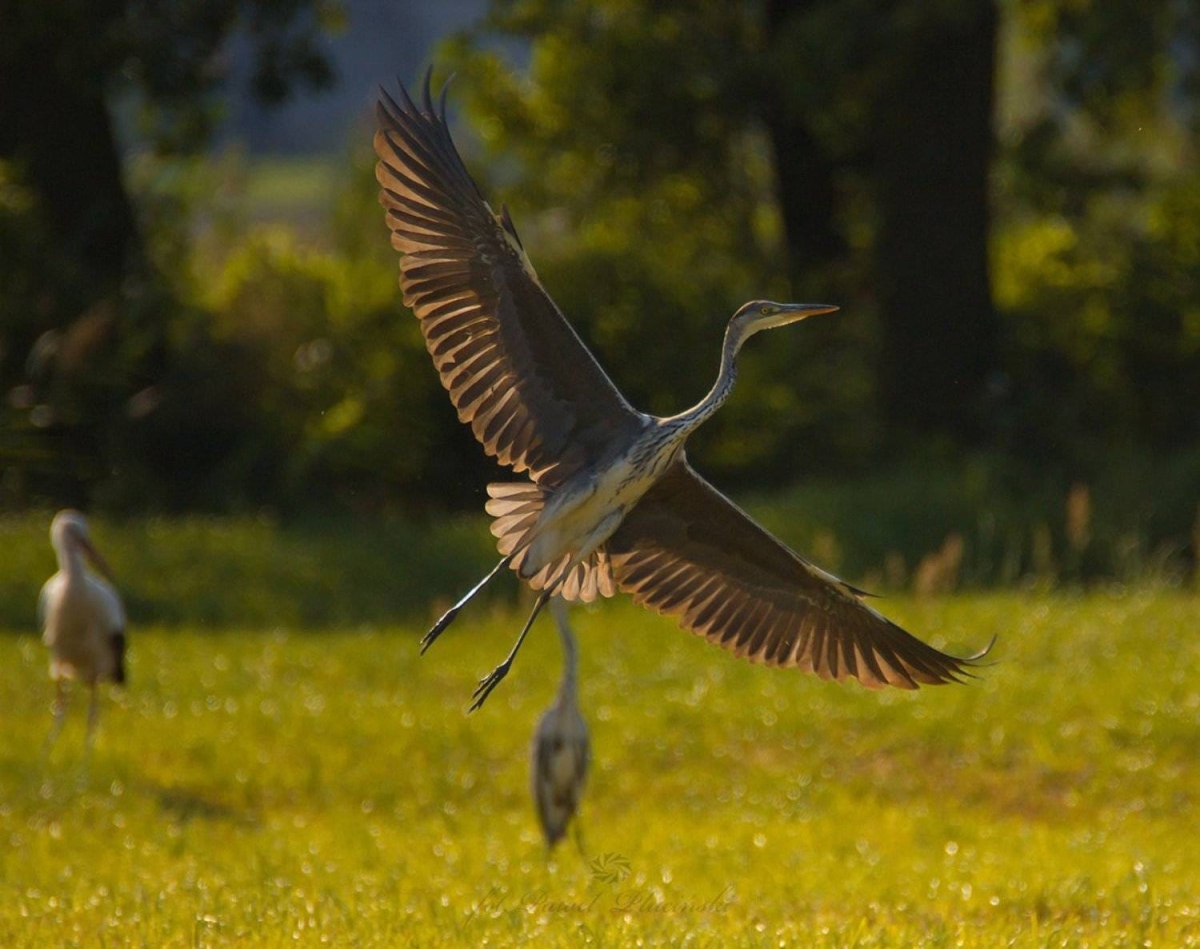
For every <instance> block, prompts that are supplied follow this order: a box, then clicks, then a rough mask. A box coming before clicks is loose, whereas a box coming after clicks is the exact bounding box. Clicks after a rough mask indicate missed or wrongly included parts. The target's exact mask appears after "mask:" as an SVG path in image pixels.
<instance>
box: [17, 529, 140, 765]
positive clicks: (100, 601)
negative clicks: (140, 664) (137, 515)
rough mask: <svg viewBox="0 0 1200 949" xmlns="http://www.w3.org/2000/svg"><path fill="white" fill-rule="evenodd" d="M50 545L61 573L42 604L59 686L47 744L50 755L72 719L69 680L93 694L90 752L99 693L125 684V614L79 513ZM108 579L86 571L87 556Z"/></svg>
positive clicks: (89, 720) (40, 610) (50, 582)
mask: <svg viewBox="0 0 1200 949" xmlns="http://www.w3.org/2000/svg"><path fill="white" fill-rule="evenodd" d="M50 543H51V544H52V545H53V546H54V553H55V554H56V555H57V557H58V573H56V574H55V575H54V576H52V577H51V578H50V579H49V580H47V581H46V583H45V585H44V586H43V587H42V593H41V596H40V597H39V598H38V621H39V622H40V623H41V626H42V642H44V643H45V644H46V646H47V647H48V648H49V649H50V678H52V679H53V680H54V725H53V727H52V728H51V731H50V734H49V736H48V737H47V740H46V750H47V751H49V749H50V747H51V746H53V744H54V742H55V740H56V739H57V738H58V733H59V732H60V731H61V730H62V726H63V720H64V718H65V716H66V713H67V691H66V680H67V679H76V680H78V681H80V682H85V683H87V685H88V688H89V689H90V690H91V702H90V704H89V705H88V717H87V739H86V747H87V748H88V749H89V750H90V749H91V747H92V740H93V738H94V737H95V731H96V723H97V722H98V721H99V719H100V704H99V697H98V695H97V691H96V687H97V686H98V685H99V684H100V683H101V682H118V683H121V682H124V681H125V608H124V607H123V606H122V605H121V597H120V596H118V595H117V591H116V589H115V588H114V587H113V585H112V583H111V582H110V581H112V572H111V571H110V570H109V569H108V564H107V563H105V561H104V558H103V557H101V556H100V552H99V551H98V550H96V548H95V547H94V546H93V545H92V541H91V538H90V537H89V536H88V526H87V521H86V520H84V517H83V515H82V514H80V513H79V512H78V511H59V512H58V514H56V515H55V517H54V521H53V522H52V523H51V525H50ZM85 555H86V557H87V558H88V559H89V560H90V561H91V562H92V565H93V566H95V568H96V569H97V570H99V571H100V573H102V574H103V575H104V577H106V578H107V581H106V580H105V579H102V578H101V577H98V576H96V575H95V574H94V573H92V572H90V571H89V570H88V569H87V567H85V566H84V562H83V561H84V556H85Z"/></svg>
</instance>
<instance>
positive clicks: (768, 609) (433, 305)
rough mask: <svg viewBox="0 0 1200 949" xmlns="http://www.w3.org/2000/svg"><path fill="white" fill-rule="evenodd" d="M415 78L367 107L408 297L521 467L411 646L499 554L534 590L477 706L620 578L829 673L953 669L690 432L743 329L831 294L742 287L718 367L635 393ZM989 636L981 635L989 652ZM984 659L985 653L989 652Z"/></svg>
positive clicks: (777, 321)
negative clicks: (524, 648) (557, 299)
mask: <svg viewBox="0 0 1200 949" xmlns="http://www.w3.org/2000/svg"><path fill="white" fill-rule="evenodd" d="M429 82H430V77H429V74H427V75H426V77H425V88H424V95H423V97H422V101H421V104H420V105H418V104H417V103H415V102H414V101H413V100H412V98H411V97H410V96H409V95H408V92H407V91H406V90H405V89H404V87H403V85H401V87H400V97H399V100H397V99H395V98H393V97H392V96H390V95H389V94H388V93H387V92H386V91H383V92H382V97H381V99H380V101H379V103H378V107H377V115H378V121H379V128H378V131H377V132H376V134H375V152H376V154H377V156H378V159H379V161H378V163H377V164H376V178H377V179H378V182H379V185H380V189H381V190H380V196H379V197H380V203H381V204H382V205H383V207H384V208H385V210H386V219H387V224H388V227H389V229H390V230H391V240H392V246H393V247H394V248H395V249H396V250H397V251H399V252H400V254H401V255H402V256H401V260H400V287H401V289H402V290H403V295H404V303H405V305H406V306H408V307H409V308H410V309H411V310H412V311H413V313H414V314H415V315H416V317H417V319H418V320H419V321H420V327H421V332H422V334H423V335H424V337H425V345H426V348H427V349H428V350H429V354H430V355H431V356H432V357H433V362H434V366H435V367H436V369H437V372H438V374H439V376H440V378H441V382H442V385H443V386H444V387H445V388H446V390H447V391H448V392H449V394H450V399H451V401H452V402H453V403H454V406H455V408H456V409H457V410H458V418H459V420H460V421H461V422H463V423H465V424H467V425H469V426H470V427H471V431H472V432H473V433H474V434H475V437H476V438H477V439H478V440H479V442H480V443H481V444H482V446H483V449H484V451H486V452H487V453H488V454H489V455H491V456H492V457H493V458H495V459H496V461H497V462H499V463H500V464H501V465H504V466H506V467H508V468H511V469H512V470H513V472H514V474H516V475H522V474H523V475H525V476H526V478H527V479H528V480H521V481H515V482H510V483H500V484H490V485H488V494H489V496H490V500H489V501H488V503H487V506H486V507H487V511H488V513H489V514H491V515H492V516H493V518H494V521H493V522H492V527H491V530H492V533H493V534H494V535H495V536H496V537H497V538H498V544H497V546H498V548H499V551H500V554H501V555H502V559H501V560H500V562H499V563H498V564H497V565H496V566H495V567H494V568H493V569H492V571H491V572H490V573H488V575H487V576H486V577H484V578H483V579H482V580H481V581H480V582H479V583H478V584H476V586H475V587H474V588H472V589H471V590H470V591H468V593H467V594H466V595H465V596H463V597H462V599H460V600H459V601H458V602H457V603H456V604H455V605H454V606H453V607H451V608H450V609H449V610H448V611H447V612H446V613H445V615H443V616H442V618H441V619H439V620H438V622H437V623H436V624H435V625H434V626H433V628H432V629H430V630H429V632H428V633H427V634H426V636H425V638H424V639H423V640H422V652H424V650H425V649H427V648H428V647H429V646H430V645H431V644H432V643H433V641H434V640H435V639H437V637H438V636H439V635H440V634H441V632H442V631H443V630H444V629H445V628H446V627H447V626H448V625H449V624H450V622H451V621H453V619H454V617H455V616H456V615H457V614H458V612H459V610H461V609H462V607H463V606H464V605H465V604H466V603H467V601H469V600H470V599H471V598H472V597H473V596H474V595H475V594H476V593H478V592H479V590H481V589H482V588H483V586H484V585H485V584H486V583H487V582H488V581H489V580H490V579H491V578H492V577H494V576H495V575H496V573H497V572H498V571H499V570H501V569H502V568H504V567H510V568H511V569H512V570H514V571H516V573H517V576H518V577H520V579H521V580H523V581H524V582H525V583H527V584H528V585H529V586H530V587H531V588H532V589H533V590H535V591H538V596H537V599H536V601H535V603H534V607H533V611H532V613H531V614H530V616H529V619H528V620H527V621H526V623H525V626H524V627H523V628H522V630H521V632H520V635H519V636H518V637H517V640H516V642H515V644H514V645H513V647H512V650H511V651H510V652H509V654H508V656H507V657H506V658H505V659H504V661H503V662H501V663H500V664H499V665H498V666H497V667H496V668H495V669H494V670H493V671H492V672H491V673H489V674H488V675H487V676H485V677H484V678H483V679H482V680H481V681H480V683H479V686H478V688H477V689H476V690H475V693H474V696H473V698H474V703H473V704H472V706H471V711H474V710H475V709H477V708H479V707H480V706H481V705H482V704H483V703H484V701H485V700H486V699H487V697H488V695H489V694H490V693H491V692H492V690H493V689H494V688H495V687H496V685H497V684H498V683H499V682H500V681H501V680H502V679H503V678H504V676H505V675H507V673H508V670H509V669H510V668H511V666H512V662H513V659H514V658H515V657H516V655H517V652H518V650H519V649H520V648H521V643H522V642H524V640H525V636H526V634H527V633H528V632H529V629H530V627H531V626H532V624H533V621H534V619H535V618H536V617H537V614H538V612H539V611H540V610H541V609H542V607H543V606H544V605H545V604H546V601H547V600H549V598H550V597H551V596H552V595H554V594H559V595H561V596H562V597H563V598H564V599H566V600H582V601H585V602H587V601H591V600H593V599H595V598H596V597H597V596H605V597H607V596H612V595H613V594H614V593H615V592H616V591H617V590H618V589H619V590H622V591H624V592H626V593H628V594H630V595H631V596H632V597H633V599H634V600H635V601H636V602H638V603H640V604H642V605H643V606H645V607H647V608H649V609H651V610H654V611H656V612H658V613H663V614H669V615H671V616H674V617H676V618H677V619H678V621H679V623H680V625H681V626H683V627H685V628H686V629H689V630H691V631H692V632H694V633H697V634H699V635H701V636H704V637H705V638H707V639H709V640H710V641H712V642H715V643H717V644H719V645H721V646H723V647H724V648H726V649H729V650H731V651H732V652H734V653H735V654H736V655H738V656H742V657H744V658H747V659H750V660H752V661H756V662H765V663H768V664H770V665H776V666H792V667H795V668H799V669H802V670H805V671H808V672H813V673H816V674H817V675H819V676H821V677H823V678H826V679H837V680H841V679H844V678H846V677H848V676H850V677H854V678H856V679H858V680H859V681H860V682H862V683H863V684H865V685H868V686H872V687H881V686H885V685H893V686H899V687H900V688H908V689H913V688H916V687H917V686H918V685H920V684H930V685H932V684H937V683H943V682H949V681H957V680H958V677H959V676H960V675H962V674H965V673H966V671H967V669H968V667H969V666H970V664H971V663H972V661H973V660H974V659H975V658H978V657H977V656H976V657H971V658H967V659H959V658H956V657H954V656H950V655H947V654H945V653H943V652H940V651H939V650H937V649H934V648H933V647H931V646H929V645H926V644H925V643H923V642H921V641H920V640H918V639H916V638H915V637H913V636H912V635H910V634H909V633H907V632H905V631H904V630H903V629H901V628H900V627H899V626H897V625H895V624H894V623H892V622H891V621H889V620H888V619H887V618H885V617H884V616H883V615H882V614H880V613H879V612H877V611H876V610H875V609H873V608H872V607H870V606H869V605H867V604H866V603H865V602H863V597H864V596H865V594H864V593H863V591H861V590H858V589H856V588H854V587H852V586H850V584H848V583H846V582H844V581H842V580H839V579H838V578H837V577H835V576H833V575H832V574H830V573H827V572H826V571H824V570H822V569H820V568H819V567H817V566H816V565H814V564H812V563H810V562H809V561H807V560H805V559H804V558H803V557H801V556H799V555H798V554H796V553H794V552H793V551H792V550H790V549H789V548H787V547H786V546H785V545H783V544H782V543H780V542H779V541H778V540H776V539H775V538H774V537H773V536H771V535H770V534H769V533H767V531H765V530H764V529H763V528H761V527H760V526H758V525H757V524H756V523H755V522H754V521H753V520H752V519H751V518H750V517H749V516H748V515H746V514H745V513H744V512H743V511H742V510H740V509H739V508H738V507H737V506H736V505H734V504H733V503H732V502H731V501H729V500H728V499H727V498H726V497H724V496H723V495H722V494H721V493H720V492H718V491H717V490H716V489H715V488H713V487H712V486H711V485H710V484H709V483H708V482H707V481H705V480H704V479H703V478H701V477H700V475H698V474H697V473H696V472H695V471H694V470H693V469H692V467H691V465H690V464H689V463H688V459H687V454H686V452H685V450H684V443H685V442H686V441H687V439H688V436H689V435H691V434H692V432H694V431H695V430H696V429H697V428H698V427H699V426H700V425H701V424H703V423H704V421H705V420H706V419H708V418H709V417H710V416H711V415H712V414H713V413H714V412H716V411H717V409H719V408H720V407H721V405H722V404H723V403H724V402H725V400H726V399H727V398H728V397H729V394H730V392H731V391H732V390H733V384H734V379H735V377H736V374H737V355H738V351H739V350H740V349H741V347H742V344H743V343H745V342H746V340H747V339H749V338H750V337H751V336H753V335H754V334H755V333H758V332H760V331H762V330H767V329H775V328H777V327H781V326H787V325H789V324H791V323H796V322H798V321H800V320H804V319H807V318H808V317H810V316H815V315H817V314H819V313H831V312H833V311H834V310H836V309H837V307H834V306H827V305H824V304H813V303H773V302H771V301H767V300H754V301H752V302H750V303H747V304H745V305H744V306H742V307H740V308H739V309H738V311H737V312H736V313H734V314H733V317H732V318H731V319H730V321H729V325H728V327H727V329H726V331H725V340H724V344H723V346H722V348H721V357H720V368H719V371H718V374H717V380H716V382H715V383H714V384H713V387H712V389H711V390H710V391H709V393H708V394H707V395H706V396H705V397H704V398H703V399H701V400H700V402H699V403H698V404H696V405H695V406H693V407H692V408H690V409H688V410H687V411H685V412H681V413H679V414H678V415H673V416H670V417H668V418H659V417H655V416H652V415H647V414H645V413H643V412H639V411H638V410H636V409H634V408H633V407H632V406H631V405H630V404H629V403H628V402H627V401H626V399H625V398H624V396H623V395H622V394H621V393H620V392H619V391H618V390H617V388H616V386H615V385H614V384H613V383H612V381H611V380H610V379H609V378H608V376H607V375H606V374H605V372H604V370H603V369H601V368H600V365H599V364H598V363H597V362H596V359H595V357H594V356H593V355H592V353H591V352H590V351H589V350H588V349H587V347H586V346H585V345H584V344H583V342H582V341H581V340H580V338H579V336H578V335H576V333H575V331H574V330H573V329H572V328H571V325H570V324H569V323H568V322H567V321H566V319H565V318H564V316H563V314H562V313H561V312H560V311H559V309H558V307H557V306H556V305H555V303H554V301H553V300H552V299H551V298H550V295H549V294H548V293H547V292H546V290H545V289H544V288H543V286H542V284H541V282H540V281H539V280H538V277H537V274H536V272H535V271H534V269H533V265H532V264H531V263H530V261H529V257H528V256H527V254H526V252H525V248H524V246H523V245H522V243H521V239H520V237H518V235H517V231H516V228H515V227H514V226H513V222H512V219H511V218H510V217H509V214H508V211H507V209H502V210H501V213H500V214H496V213H495V212H494V211H493V210H492V208H491V207H490V206H489V205H488V203H487V202H486V201H485V200H484V197H483V195H482V194H481V193H480V191H479V189H478V187H477V186H476V185H475V182H474V181H473V180H472V179H471V176H470V174H468V172H467V169H466V166H465V165H464V164H463V161H462V158H461V157H460V156H459V154H458V151H457V149H456V148H455V146H454V142H453V141H452V140H451V137H450V132H449V128H448V126H447V123H446V93H445V90H444V89H443V91H442V96H441V102H440V104H439V106H438V107H436V108H435V106H434V104H433V101H432V99H431V97H430V89H429ZM984 651H985V652H986V650H984ZM981 655H982V654H981Z"/></svg>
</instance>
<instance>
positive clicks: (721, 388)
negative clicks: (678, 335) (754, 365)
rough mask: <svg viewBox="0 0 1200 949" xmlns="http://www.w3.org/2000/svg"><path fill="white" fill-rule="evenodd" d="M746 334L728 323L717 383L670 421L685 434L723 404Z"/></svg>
mask: <svg viewBox="0 0 1200 949" xmlns="http://www.w3.org/2000/svg"><path fill="white" fill-rule="evenodd" d="M747 335H748V334H747V333H746V332H745V331H744V330H743V329H741V328H740V326H738V325H736V324H734V323H730V324H729V327H728V329H726V330H725V341H724V343H722V344H721V368H720V369H719V370H718V372H717V381H716V382H714V383H713V387H712V388H711V389H709V390H708V395H706V396H705V397H704V398H703V399H701V400H700V401H699V402H697V403H696V404H695V405H694V406H692V407H691V408H690V409H688V410H687V411H686V412H681V413H680V414H679V415H676V416H675V417H674V418H672V419H671V421H672V422H674V423H675V424H677V425H678V426H679V427H680V428H682V429H683V430H684V431H685V432H687V433H691V432H693V431H694V430H696V429H697V428H699V427H700V426H701V425H703V424H704V423H705V422H706V421H708V419H709V418H710V417H711V416H712V415H713V414H714V413H715V412H716V411H717V409H719V408H720V407H721V406H722V405H724V404H725V400H726V399H728V398H729V393H731V392H732V391H733V384H734V382H736V381H737V355H738V350H740V349H741V348H742V343H744V342H745V341H746V338H747Z"/></svg>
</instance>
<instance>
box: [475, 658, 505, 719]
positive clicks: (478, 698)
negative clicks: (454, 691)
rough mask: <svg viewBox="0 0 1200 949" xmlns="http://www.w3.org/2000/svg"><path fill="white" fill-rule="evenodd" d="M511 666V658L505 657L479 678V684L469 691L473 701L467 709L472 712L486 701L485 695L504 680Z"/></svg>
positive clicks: (490, 692) (489, 693)
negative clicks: (472, 690)
mask: <svg viewBox="0 0 1200 949" xmlns="http://www.w3.org/2000/svg"><path fill="white" fill-rule="evenodd" d="M511 668H512V660H511V659H506V660H504V662H502V663H500V665H498V666H496V668H495V669H493V670H492V671H491V672H489V673H488V674H487V675H485V676H484V677H483V678H482V679H480V680H479V685H478V686H477V687H476V689H475V691H474V692H472V693H471V698H473V699H474V700H475V701H474V702H472V703H471V708H470V709H469V711H472V712H474V711H475V710H476V709H479V708H481V707H482V706H483V703H484V702H486V701H487V697H488V696H489V695H491V694H492V690H493V689H494V688H496V686H498V685H499V684H500V683H501V682H502V681H503V680H504V677H505V676H506V675H508V670H509V669H511Z"/></svg>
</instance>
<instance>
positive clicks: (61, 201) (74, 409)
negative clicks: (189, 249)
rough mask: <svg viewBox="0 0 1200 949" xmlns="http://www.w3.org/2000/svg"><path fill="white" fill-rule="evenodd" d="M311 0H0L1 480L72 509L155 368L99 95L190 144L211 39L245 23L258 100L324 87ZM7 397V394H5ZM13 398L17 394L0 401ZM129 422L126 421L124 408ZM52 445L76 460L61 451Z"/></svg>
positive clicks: (148, 277) (210, 102)
mask: <svg viewBox="0 0 1200 949" xmlns="http://www.w3.org/2000/svg"><path fill="white" fill-rule="evenodd" d="M332 9H333V8H332V7H331V6H330V5H328V4H325V3H324V2H323V0H316V2H314V0H213V2H210V0H45V2H37V3H29V2H23V0H3V2H2V3H0V23H3V28H2V29H0V380H3V382H4V383H5V385H4V390H5V392H6V393H8V394H9V400H8V405H7V406H6V407H5V411H4V412H3V420H4V423H5V424H4V432H3V436H4V444H2V445H0V452H2V453H3V462H4V463H3V465H2V467H3V468H4V469H5V478H6V479H7V480H6V483H5V484H4V485H3V486H0V487H4V488H7V489H9V491H10V492H13V493H15V494H16V495H17V496H28V495H29V491H30V485H32V484H35V483H36V484H37V485H39V486H40V487H39V488H38V493H40V494H41V495H42V496H43V497H46V498H49V499H56V500H70V501H73V502H76V503H79V502H81V501H82V500H83V499H84V497H85V488H86V486H87V485H89V484H94V483H96V481H97V480H98V479H99V478H102V477H104V476H105V474H106V472H105V469H106V468H109V467H110V466H111V465H112V463H113V457H112V456H113V452H114V448H115V441H114V440H115V439H117V438H118V434H117V432H116V431H114V427H116V428H120V426H121V425H122V424H123V423H124V421H127V418H126V419H125V420H122V419H121V415H122V413H123V412H125V410H126V409H127V406H126V400H127V399H128V397H129V395H130V394H131V393H133V392H135V391H137V390H138V389H139V388H141V387H143V386H146V385H148V384H149V383H151V382H153V381H155V379H157V378H158V377H159V376H161V374H162V372H163V371H164V369H165V368H166V363H167V362H168V355H167V352H166V347H167V345H168V344H167V323H168V322H169V320H168V317H169V315H170V313H171V312H172V310H173V309H174V306H173V304H172V301H171V299H170V293H169V291H167V290H166V288H165V287H164V286H162V284H161V282H160V281H159V280H158V278H157V276H156V275H155V274H154V273H153V271H152V268H151V267H150V265H149V264H148V262H147V259H146V255H145V253H144V242H143V237H142V233H141V223H140V221H139V216H138V213H137V211H136V210H135V208H134V206H133V203H132V201H131V200H130V197H129V194H128V191H127V188H126V184H125V180H124V177H123V172H122V156H121V153H120V149H119V145H118V142H117V137H116V133H115V129H114V120H113V112H112V103H113V101H114V99H115V98H116V97H118V96H122V97H125V98H129V97H133V98H134V99H136V101H137V102H139V103H140V121H141V124H142V129H141V131H142V136H143V138H145V139H147V140H148V141H149V142H150V143H151V144H152V145H153V146H155V147H156V148H158V149H159V150H161V151H167V152H180V151H187V150H191V149H195V148H197V147H199V146H201V145H203V144H204V142H205V140H206V138H207V135H208V133H209V131H210V129H211V127H212V122H213V119H214V118H215V116H216V114H217V108H218V106H219V102H220V94H221V92H222V91H223V78H224V77H223V72H222V68H221V63H220V52H221V47H222V44H223V43H224V42H225V41H226V39H227V38H228V36H229V35H230V33H231V32H232V31H233V30H234V28H235V27H239V26H241V27H244V28H245V29H246V31H247V32H248V34H249V36H250V38H251V41H252V44H253V47H254V50H255V68H254V73H253V78H252V86H253V90H254V92H255V94H257V95H258V96H259V97H260V98H262V99H263V100H265V101H268V102H278V101H280V100H282V99H284V98H285V97H286V96H287V95H288V94H289V93H290V91H291V90H292V89H293V88H294V87H295V86H296V85H298V84H300V85H307V86H321V85H324V84H326V83H328V82H329V81H330V80H331V78H332V77H331V74H330V71H329V67H328V64H327V63H326V61H325V59H324V58H323V57H322V55H321V53H320V50H319V46H318V40H319V33H320V26H321V23H320V21H321V17H322V15H329V13H330V12H331V11H332ZM14 387H15V388H14ZM13 393H15V394H13ZM133 411H134V412H136V411H137V408H136V407H135V408H134V410H133ZM57 442H61V443H62V445H71V446H72V452H74V453H78V455H79V457H76V458H75V459H74V460H72V459H71V458H70V457H64V452H63V449H62V448H61V447H57V448H56V447H55V445H56V443H57Z"/></svg>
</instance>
